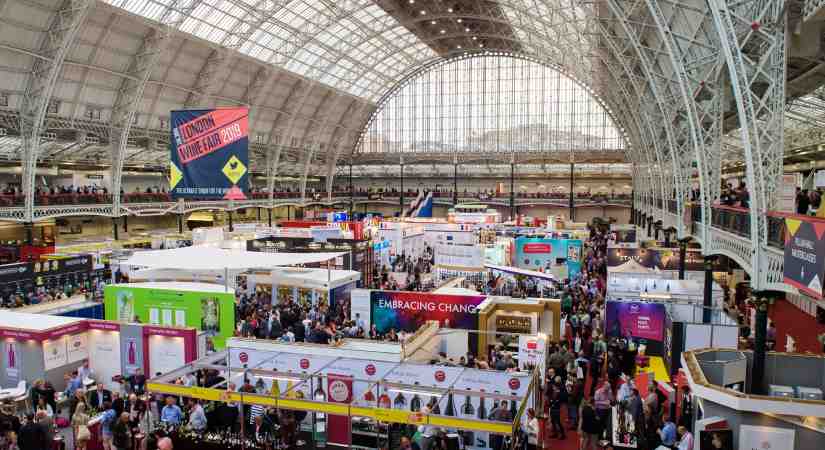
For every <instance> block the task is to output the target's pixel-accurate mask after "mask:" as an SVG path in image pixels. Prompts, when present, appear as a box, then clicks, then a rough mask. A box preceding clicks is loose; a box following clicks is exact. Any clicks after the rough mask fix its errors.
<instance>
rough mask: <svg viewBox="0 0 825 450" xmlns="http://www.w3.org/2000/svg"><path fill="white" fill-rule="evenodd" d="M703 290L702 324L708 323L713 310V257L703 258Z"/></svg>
mask: <svg viewBox="0 0 825 450" xmlns="http://www.w3.org/2000/svg"><path fill="white" fill-rule="evenodd" d="M704 269H705V290H704V296H703V300H704V301H703V302H702V306H703V307H704V308H703V309H702V323H710V319H711V308H713V256H705V261H704Z"/></svg>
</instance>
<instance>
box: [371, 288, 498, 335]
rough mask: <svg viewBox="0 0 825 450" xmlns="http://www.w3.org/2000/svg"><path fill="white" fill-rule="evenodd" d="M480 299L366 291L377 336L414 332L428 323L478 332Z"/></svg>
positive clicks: (478, 297)
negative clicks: (394, 332) (437, 323)
mask: <svg viewBox="0 0 825 450" xmlns="http://www.w3.org/2000/svg"><path fill="white" fill-rule="evenodd" d="M485 298H486V297H485V296H483V295H447V294H433V293H430V292H407V291H370V319H371V321H372V324H373V325H375V326H376V328H377V329H378V332H379V333H382V334H383V333H386V332H388V331H390V329H392V328H394V329H395V330H396V331H401V330H403V331H409V332H414V331H416V330H417V329H418V328H420V327H421V326H422V325H424V323H426V322H427V321H429V320H437V321H438V322H439V323H440V324H441V326H443V327H445V328H458V329H462V330H477V329H478V310H477V308H478V305H480V304H481V302H483V301H484V299H485Z"/></svg>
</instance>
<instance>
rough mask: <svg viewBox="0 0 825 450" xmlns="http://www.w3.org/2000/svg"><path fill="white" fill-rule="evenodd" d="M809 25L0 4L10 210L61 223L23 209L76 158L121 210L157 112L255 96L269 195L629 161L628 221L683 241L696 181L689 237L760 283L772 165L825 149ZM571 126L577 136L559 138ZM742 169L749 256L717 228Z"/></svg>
mask: <svg viewBox="0 0 825 450" xmlns="http://www.w3.org/2000/svg"><path fill="white" fill-rule="evenodd" d="M823 15H825V11H823V2H822V1H821V0H804V1H803V0H791V1H787V2H779V1H775V0H737V1H733V0H687V1H682V0H622V1H619V0H600V1H597V2H590V1H588V2H585V1H580V0H487V1H483V2H480V1H473V0H454V1H451V2H445V1H436V0H416V1H415V2H408V1H406V0H404V1H402V0H380V1H378V0H341V1H338V0H335V1H332V0H206V1H195V0H105V1H103V2H99V1H95V0H45V1H42V2H31V1H30V0H0V42H2V44H0V60H2V61H3V64H2V66H0V74H2V75H3V77H2V79H3V80H4V81H3V82H2V83H0V162H5V163H6V164H9V165H12V164H19V165H20V166H21V171H22V177H21V179H22V188H23V191H24V192H25V194H26V199H25V205H24V207H23V208H21V209H14V210H9V211H8V214H7V215H4V217H12V218H14V219H15V220H23V221H33V220H36V219H38V218H40V217H44V215H43V214H47V215H48V214H57V213H55V212H54V211H51V212H47V213H44V212H43V211H45V210H44V209H43V208H42V206H40V205H35V198H36V197H35V195H34V190H35V186H36V185H37V183H35V180H36V179H37V175H38V170H40V171H41V172H42V171H43V170H44V169H46V170H52V168H53V167H55V166H60V165H62V164H69V163H73V164H83V165H86V166H94V167H100V166H104V167H111V179H112V184H111V186H112V193H113V197H114V198H113V202H112V207H111V208H108V207H104V208H103V209H100V210H99V211H98V210H95V211H94V212H93V213H100V214H111V215H112V216H115V217H116V216H119V215H122V214H130V213H131V212H132V211H134V210H135V208H134V207H132V206H129V208H130V209H127V208H126V206H125V205H122V204H121V198H120V188H121V186H122V184H123V172H124V170H131V169H135V168H142V169H144V170H146V169H149V170H155V171H160V170H162V169H163V168H164V167H165V166H166V161H167V158H168V156H167V154H168V150H167V145H168V136H167V134H168V130H167V128H168V111H169V110H170V109H175V108H180V107H184V106H212V105H249V106H250V108H251V114H250V118H251V121H252V123H251V139H250V140H251V155H250V159H251V164H250V166H251V167H250V168H251V169H252V170H253V171H254V172H255V173H257V174H263V175H264V176H265V177H266V183H265V185H266V187H267V188H268V189H269V191H270V192H273V191H274V189H275V187H276V181H277V180H278V179H279V178H283V177H285V176H289V177H295V179H296V180H297V185H298V187H299V189H300V192H301V194H302V195H301V197H302V199H305V198H306V191H307V189H308V188H307V186H308V179H309V177H310V176H315V175H321V176H325V180H324V181H325V183H326V190H327V192H328V193H329V194H328V199H329V200H330V201H331V200H332V191H333V186H334V178H335V176H336V175H340V173H339V171H340V170H341V168H342V164H339V161H342V162H344V163H346V164H347V165H351V164H355V165H356V166H359V165H376V167H381V165H382V164H383V165H389V164H395V163H396V162H397V161H399V160H401V159H403V160H404V161H405V162H406V164H407V171H408V173H415V171H416V169H415V167H416V165H417V164H424V163H426V164H437V165H440V164H444V165H446V166H448V168H449V169H451V170H450V171H451V172H453V173H457V172H455V171H456V167H455V162H458V164H459V165H460V166H461V167H460V170H461V172H462V173H468V174H470V175H471V174H472V173H471V172H472V171H475V170H478V171H479V172H482V173H484V171H485V170H490V167H498V166H500V165H506V164H507V163H508V162H509V161H510V159H511V156H512V155H513V154H514V153H516V152H518V154H519V157H518V162H519V163H520V165H521V163H523V164H524V168H522V167H519V172H520V173H527V172H528V171H532V170H533V167H536V166H533V165H538V166H537V167H541V168H540V169H536V170H543V169H544V167H543V166H541V164H565V163H569V161H568V160H567V159H565V158H567V154H569V153H570V151H571V150H575V151H576V153H577V155H576V158H582V160H583V161H592V162H599V158H602V160H601V162H607V161H608V158H612V159H610V160H611V161H617V160H624V161H626V162H627V163H628V164H630V165H631V167H632V173H633V174H634V178H633V191H634V194H635V195H634V207H635V209H636V210H637V211H641V212H644V213H645V214H646V217H656V218H661V217H662V215H663V214H664V217H665V218H666V219H667V220H668V224H669V225H671V226H673V227H674V228H675V229H676V230H677V234H678V235H679V236H680V237H682V236H685V235H687V234H688V230H687V229H686V224H687V223H688V222H689V221H687V220H683V219H685V218H686V217H685V216H686V214H687V213H688V207H687V205H688V204H689V201H690V200H691V198H692V197H694V196H695V194H694V193H693V191H694V190H698V198H699V200H701V202H700V208H701V217H702V218H703V219H704V220H703V221H702V225H701V226H700V227H699V229H698V230H694V231H693V235H694V236H696V237H697V239H699V240H700V241H702V242H703V243H704V244H705V245H704V247H703V250H704V251H705V252H706V254H714V253H724V254H730V255H735V256H736V257H737V258H738V260H740V261H742V262H743V263H745V265H746V266H747V267H748V268H749V269H751V270H752V271H753V272H752V273H758V274H760V275H759V276H755V277H754V284H753V285H754V287H755V288H757V289H760V288H763V287H765V286H769V285H773V284H772V282H771V280H773V278H771V280H769V279H768V278H766V277H767V276H768V275H762V274H764V273H768V272H769V271H768V270H766V269H767V268H770V269H771V270H772V271H774V272H775V269H776V260H775V258H774V257H773V256H771V255H770V254H769V253H767V252H766V251H765V250H764V248H763V247H764V243H765V241H766V239H767V224H766V219H765V212H766V211H768V210H770V209H771V208H772V207H773V206H774V203H775V196H776V189H777V182H778V179H779V176H780V174H781V171H782V166H783V156H786V155H787V154H789V152H791V151H792V152H803V151H804V152H809V151H814V152H818V151H820V150H819V145H820V144H821V143H822V142H823V141H825V135H824V134H822V131H821V129H822V128H823V125H825V91H823V88H822V87H821V86H822V85H823V84H825V61H823V60H822V58H821V56H820V55H821V51H820V49H819V46H820V45H821V42H822V37H823V36H822V34H823V32H822V28H821V26H818V25H817V23H818V21H821V20H822V17H823ZM786 30H787V31H786ZM789 36H792V37H793V39H789ZM505 56H512V57H515V58H517V59H513V58H504V57H505ZM492 61H509V62H508V63H507V64H509V65H506V66H504V67H501V66H498V65H497V66H496V67H495V68H494V69H493V68H491V66H490V65H489V64H490V63H491V62H492ZM495 64H499V63H498V62H496V63H495ZM462 79H466V80H469V81H468V82H467V83H468V84H467V85H461V84H460V83H461V81H460V80H462ZM562 79H564V80H575V82H573V81H565V82H564V83H568V85H569V86H570V88H569V89H567V90H566V89H562V88H560V87H555V86H556V85H554V88H553V89H548V87H547V85H548V83H557V82H558V83H561V81H557V80H562ZM539 85H540V86H541V88H540V89H539V88H536V86H539ZM458 86H463V87H462V89H464V88H468V89H469V87H470V86H473V87H477V88H479V89H481V91H482V94H481V95H475V96H467V97H461V96H459V95H453V93H454V92H455V91H454V89H458ZM536 90H539V91H541V92H544V93H545V94H546V93H547V92H548V91H550V92H551V94H554V95H555V100H553V95H546V96H544V97H543V98H542V100H541V101H534V99H533V98H532V97H529V96H528V95H527V93H529V92H530V91H536ZM561 92H579V93H580V94H576V95H579V97H580V98H577V101H576V102H573V101H566V100H563V96H562V95H561V94H560V93H561ZM442 94H443V95H442ZM508 94H516V95H510V96H509V97H506V95H508ZM462 98H463V100H457V99H462ZM485 98H486V99H488V100H483V99H485ZM537 98H538V96H537ZM545 98H546V99H545ZM485 101H488V102H489V103H484V102H485ZM572 105H576V106H575V108H579V107H584V108H585V110H586V111H587V112H586V113H583V114H581V115H579V114H580V112H579V111H578V110H575V108H573V106H572ZM585 105H587V106H585ZM567 106H570V107H571V108H570V109H568V110H565V109H564V108H565V107H567ZM492 109H495V110H496V114H493V115H490V114H487V112H489V111H490V110H492ZM414 111H424V113H422V114H419V115H417V116H416V115H414V114H412V112H414ZM574 111H575V112H574ZM558 112H561V113H562V114H556V115H554V116H553V120H554V121H556V123H550V122H549V121H548V120H546V119H547V116H548V115H553V114H554V113H558ZM574 114H576V115H574ZM565 116H568V117H587V118H589V119H588V120H589V122H587V123H584V124H577V125H583V126H584V127H583V128H580V130H586V131H580V132H579V134H578V135H573V134H570V135H564V134H563V133H562V129H563V128H564V126H567V127H568V129H569V128H571V124H572V123H573V122H572V121H567V122H564V126H560V125H561V124H562V121H563V120H564V118H565ZM411 117H412V120H408V118H411ZM542 124H544V125H542ZM569 131H574V130H569ZM473 132H475V133H476V134H473ZM617 153H621V154H622V157H621V158H617V157H616V154H617ZM736 164H739V165H740V167H741V171H742V173H743V174H744V179H745V181H746V184H747V186H748V189H749V191H750V197H751V209H750V213H749V214H750V227H751V230H750V235H751V236H752V237H753V242H752V243H750V244H748V243H746V242H741V241H740V240H737V238H736V237H735V236H729V235H726V234H723V233H720V232H717V231H714V230H712V228H711V226H710V220H709V219H710V216H711V211H710V205H711V204H712V203H713V202H714V201H715V200H716V199H717V198H718V196H719V185H720V179H721V177H722V168H723V167H730V166H731V165H734V167H736V166H735V165H736ZM526 167H530V169H529V170H526V169H525V168H526ZM495 170H498V169H495ZM356 172H357V173H362V172H364V173H366V172H368V170H367V169H364V168H358V167H356ZM266 204H268V205H270V206H272V205H274V204H275V199H274V196H273V195H270V199H269V200H268V203H266ZM87 209H88V208H87ZM67 214H68V212H67ZM771 273H773V272H771Z"/></svg>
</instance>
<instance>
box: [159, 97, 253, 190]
mask: <svg viewBox="0 0 825 450" xmlns="http://www.w3.org/2000/svg"><path fill="white" fill-rule="evenodd" d="M170 125H171V128H172V129H171V134H172V136H171V140H170V144H171V145H170V147H171V149H170V150H171V152H170V153H171V155H170V170H171V175H170V177H169V189H170V193H171V194H172V198H174V199H178V198H191V197H198V198H212V199H224V200H244V199H246V194H247V190H248V189H247V187H248V184H249V182H248V178H249V170H248V167H249V108H247V107H237V108H218V109H198V110H179V111H172V112H171V122H170Z"/></svg>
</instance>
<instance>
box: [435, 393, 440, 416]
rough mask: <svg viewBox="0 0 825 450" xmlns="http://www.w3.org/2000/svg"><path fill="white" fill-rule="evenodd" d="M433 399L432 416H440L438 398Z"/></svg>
mask: <svg viewBox="0 0 825 450" xmlns="http://www.w3.org/2000/svg"><path fill="white" fill-rule="evenodd" d="M433 398H434V399H435V406H433V414H439V415H440V414H441V406H439V405H438V397H433Z"/></svg>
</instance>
